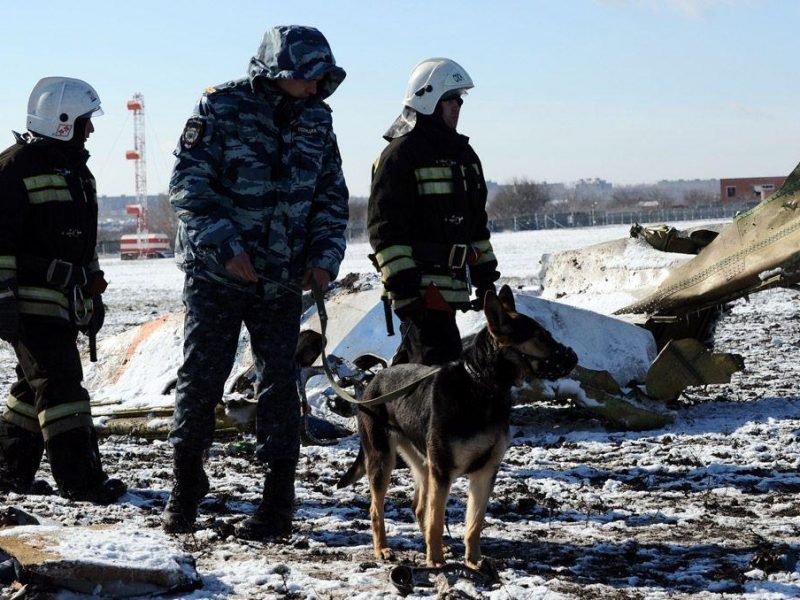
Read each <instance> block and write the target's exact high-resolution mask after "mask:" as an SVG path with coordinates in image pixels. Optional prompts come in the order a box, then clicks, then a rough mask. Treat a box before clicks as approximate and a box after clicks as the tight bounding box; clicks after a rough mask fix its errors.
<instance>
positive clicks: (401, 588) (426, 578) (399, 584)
mask: <svg viewBox="0 0 800 600" xmlns="http://www.w3.org/2000/svg"><path fill="white" fill-rule="evenodd" d="M440 573H441V574H444V575H448V574H454V575H458V576H459V577H463V578H466V579H470V580H472V581H473V582H475V583H477V584H479V585H490V584H493V583H499V582H500V581H501V579H500V574H499V573H498V572H497V567H496V566H495V564H494V562H493V561H491V560H489V559H487V558H485V559H484V560H483V561H482V562H481V565H480V568H478V569H473V568H471V567H468V566H466V565H462V564H459V563H447V564H445V565H443V566H441V567H417V566H414V565H398V566H396V567H394V568H393V569H392V570H391V571H390V572H389V581H391V583H392V585H393V586H394V587H396V588H397V591H398V592H400V595H402V596H407V595H408V594H410V593H412V592H413V591H414V588H415V587H433V585H434V583H433V581H431V578H432V577H435V576H436V575H439V574H440Z"/></svg>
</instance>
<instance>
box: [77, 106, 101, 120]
mask: <svg viewBox="0 0 800 600" xmlns="http://www.w3.org/2000/svg"><path fill="white" fill-rule="evenodd" d="M104 114H105V113H104V112H103V107H102V106H98V107H97V108H95V109H94V110H90V111H89V112H87V113H84V114H82V115H81V116H80V117H78V118H79V119H94V118H95V117H102V116H103V115H104Z"/></svg>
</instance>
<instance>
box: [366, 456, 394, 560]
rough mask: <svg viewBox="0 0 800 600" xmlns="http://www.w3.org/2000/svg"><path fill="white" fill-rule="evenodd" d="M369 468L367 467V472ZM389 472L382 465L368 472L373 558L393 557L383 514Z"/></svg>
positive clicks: (389, 558) (386, 558) (385, 558)
mask: <svg viewBox="0 0 800 600" xmlns="http://www.w3.org/2000/svg"><path fill="white" fill-rule="evenodd" d="M369 470H370V469H369V468H368V472H369ZM391 473H392V472H391V469H386V468H384V467H383V466H381V467H379V468H377V469H375V470H374V471H372V472H371V473H370V481H369V487H370V495H371V496H372V499H371V503H370V507H369V520H370V524H371V525H372V544H373V548H374V550H375V558H377V559H379V560H391V559H392V558H394V553H393V552H392V550H391V548H389V541H388V540H387V539H386V525H385V520H384V515H383V507H384V504H385V503H386V491H387V490H388V489H389V481H390V477H391Z"/></svg>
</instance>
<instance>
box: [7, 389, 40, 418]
mask: <svg viewBox="0 0 800 600" xmlns="http://www.w3.org/2000/svg"><path fill="white" fill-rule="evenodd" d="M6 406H7V407H8V410H11V411H14V412H15V413H17V414H19V415H22V416H23V417H28V418H30V419H35V418H36V407H35V406H33V405H32V404H27V403H26V402H22V401H21V400H19V399H17V397H16V396H13V395H12V394H9V395H8V398H7V399H6Z"/></svg>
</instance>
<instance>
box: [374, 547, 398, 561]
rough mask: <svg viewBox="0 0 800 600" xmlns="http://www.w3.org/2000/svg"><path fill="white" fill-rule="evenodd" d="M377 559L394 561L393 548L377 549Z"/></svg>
mask: <svg viewBox="0 0 800 600" xmlns="http://www.w3.org/2000/svg"><path fill="white" fill-rule="evenodd" d="M375 558H377V559H378V560H394V552H393V551H392V549H391V548H376V549H375Z"/></svg>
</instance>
